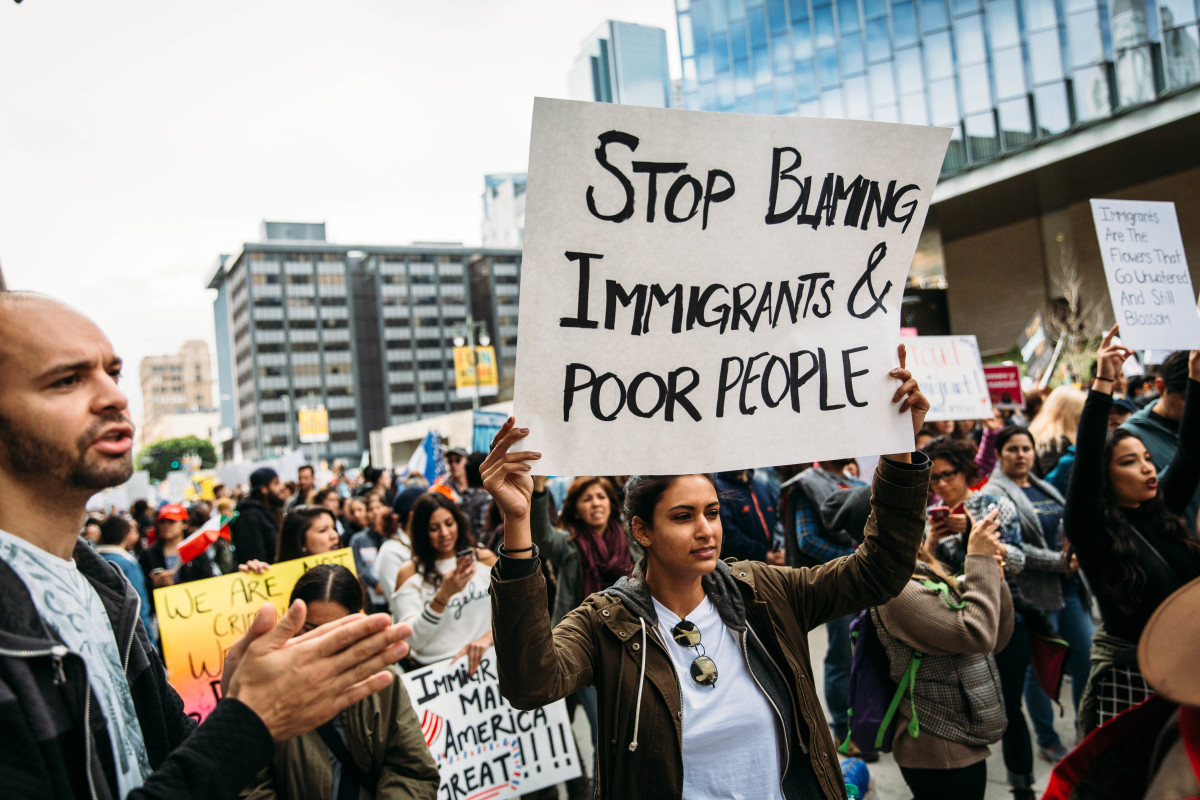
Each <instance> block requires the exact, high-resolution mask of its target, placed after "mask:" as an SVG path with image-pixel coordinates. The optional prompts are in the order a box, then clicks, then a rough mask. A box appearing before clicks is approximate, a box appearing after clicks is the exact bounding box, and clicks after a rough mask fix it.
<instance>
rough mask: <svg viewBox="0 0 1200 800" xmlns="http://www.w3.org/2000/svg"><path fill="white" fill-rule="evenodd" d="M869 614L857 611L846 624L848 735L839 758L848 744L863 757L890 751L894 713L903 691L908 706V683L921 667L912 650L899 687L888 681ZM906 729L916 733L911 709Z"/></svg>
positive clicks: (882, 652) (884, 652) (884, 653)
mask: <svg viewBox="0 0 1200 800" xmlns="http://www.w3.org/2000/svg"><path fill="white" fill-rule="evenodd" d="M872 611H873V609H867V610H865V611H860V612H859V613H858V615H857V616H856V617H855V618H854V619H853V620H852V621H851V622H850V646H851V648H852V655H851V657H850V687H849V692H848V695H847V697H848V698H849V704H850V707H849V708H848V709H847V710H846V715H847V717H848V718H849V722H850V732H849V735H848V736H847V737H846V739H845V741H843V742H842V746H841V748H839V749H840V751H841V752H842V753H843V754H846V753H848V752H849V748H850V742H851V741H852V740H853V742H854V744H855V745H857V747H858V749H859V750H860V751H861V752H862V753H863V754H864V755H870V754H872V753H890V752H891V751H892V741H893V740H894V739H895V738H896V709H898V708H899V707H900V702H901V700H903V699H904V693H905V692H906V691H907V692H908V693H909V702H912V683H913V679H914V678H915V677H916V675H917V670H918V669H919V668H920V666H921V658H922V654H921V653H919V652H917V651H916V650H914V651H913V654H912V658H910V659H909V662H908V669H906V670H905V671H904V675H903V676H901V678H900V683H899V684H897V683H896V682H895V681H893V680H892V677H891V673H890V670H889V666H888V656H887V650H886V649H885V648H884V646H883V642H881V641H880V640H879V634H878V633H877V632H876V630H875V624H876V622H875V618H874V616H873V615H872V613H871V612H872ZM908 729H909V730H908V732H909V734H911V735H912V736H916V735H917V733H918V732H919V730H920V728H919V726H918V725H917V712H916V707H915V705H914V707H913V713H912V720H911V721H910V722H909V724H908Z"/></svg>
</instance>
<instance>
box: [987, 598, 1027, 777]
mask: <svg viewBox="0 0 1200 800" xmlns="http://www.w3.org/2000/svg"><path fill="white" fill-rule="evenodd" d="M1029 656H1030V649H1029V628H1028V626H1027V625H1026V624H1025V622H1024V620H1019V621H1014V622H1013V632H1012V638H1011V639H1009V640H1008V645H1007V646H1006V647H1005V648H1004V649H1003V650H1001V651H1000V652H999V653H997V654H996V671H997V672H999V673H1000V693H1001V694H1002V695H1003V696H1004V713H1005V714H1006V715H1007V717H1008V727H1007V728H1005V729H1004V738H1003V739H1002V740H1001V747H1002V748H1003V750H1004V766H1005V767H1006V768H1007V769H1008V782H1009V783H1010V784H1012V785H1013V786H1021V787H1022V788H1026V787H1027V786H1029V785H1032V784H1031V783H1030V780H1031V779H1032V777H1033V742H1032V741H1031V740H1030V737H1029V725H1028V724H1027V723H1026V722H1025V712H1024V711H1023V710H1022V708H1021V695H1022V691H1023V689H1024V687H1025V670H1026V669H1027V668H1028V667H1029ZM1023 781H1024V782H1023Z"/></svg>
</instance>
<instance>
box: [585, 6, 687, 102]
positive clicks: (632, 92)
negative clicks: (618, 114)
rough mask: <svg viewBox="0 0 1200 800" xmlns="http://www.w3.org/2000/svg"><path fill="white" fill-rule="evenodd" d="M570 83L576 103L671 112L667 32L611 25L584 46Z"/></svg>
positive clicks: (601, 29) (606, 26)
mask: <svg viewBox="0 0 1200 800" xmlns="http://www.w3.org/2000/svg"><path fill="white" fill-rule="evenodd" d="M567 79H568V86H569V90H570V95H571V99H572V100H587V101H589V102H599V103H623V104H625V105H631V106H653V107H655V108H670V107H671V100H672V91H671V75H670V69H669V67H668V63H667V32H666V31H664V30H663V29H662V28H653V27H650V26H648V25H634V24H632V23H629V22H615V21H613V20H608V21H607V22H605V23H604V24H603V25H601V26H600V27H599V28H597V29H596V30H595V31H594V32H593V33H592V35H591V36H589V37H588V38H587V39H585V40H584V43H583V46H582V48H581V51H580V53H579V56H578V57H577V58H576V59H575V66H574V67H573V68H572V69H571V72H570V74H569V75H568V78H567Z"/></svg>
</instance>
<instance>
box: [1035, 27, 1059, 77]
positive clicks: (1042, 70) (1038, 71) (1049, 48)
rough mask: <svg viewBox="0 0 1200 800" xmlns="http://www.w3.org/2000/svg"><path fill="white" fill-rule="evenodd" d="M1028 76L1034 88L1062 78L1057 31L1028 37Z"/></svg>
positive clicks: (1043, 32)
mask: <svg viewBox="0 0 1200 800" xmlns="http://www.w3.org/2000/svg"><path fill="white" fill-rule="evenodd" d="M1029 74H1030V76H1031V77H1032V78H1033V83H1034V85H1035V86H1036V85H1037V84H1039V83H1046V82H1047V81H1054V80H1060V79H1061V78H1062V77H1063V66H1062V52H1061V48H1060V45H1059V38H1058V30H1057V29H1056V30H1049V31H1042V32H1041V33H1035V34H1032V35H1031V36H1030V37H1029Z"/></svg>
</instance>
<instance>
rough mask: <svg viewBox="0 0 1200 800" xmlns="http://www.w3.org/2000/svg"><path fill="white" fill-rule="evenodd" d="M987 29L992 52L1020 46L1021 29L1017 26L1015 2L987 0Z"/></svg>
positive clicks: (1014, 0)
mask: <svg viewBox="0 0 1200 800" xmlns="http://www.w3.org/2000/svg"><path fill="white" fill-rule="evenodd" d="M987 27H988V39H989V40H990V41H991V44H992V49H993V50H999V49H1000V48H1002V47H1012V46H1014V45H1018V44H1020V43H1021V28H1020V26H1019V25H1018V24H1017V3H1016V0H988V4H987Z"/></svg>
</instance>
